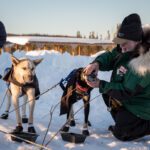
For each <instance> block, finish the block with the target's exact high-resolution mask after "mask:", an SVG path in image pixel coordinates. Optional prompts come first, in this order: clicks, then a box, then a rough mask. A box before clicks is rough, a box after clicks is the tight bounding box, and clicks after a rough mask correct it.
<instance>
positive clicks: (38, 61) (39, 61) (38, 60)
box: [33, 58, 43, 66]
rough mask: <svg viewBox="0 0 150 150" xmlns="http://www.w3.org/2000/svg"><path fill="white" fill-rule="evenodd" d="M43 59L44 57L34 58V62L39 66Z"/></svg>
mask: <svg viewBox="0 0 150 150" xmlns="http://www.w3.org/2000/svg"><path fill="white" fill-rule="evenodd" d="M42 60H43V58H41V59H36V60H33V63H34V64H35V66H37V65H38V64H39V63H41V62H42Z"/></svg>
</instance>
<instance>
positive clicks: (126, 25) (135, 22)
mask: <svg viewBox="0 0 150 150" xmlns="http://www.w3.org/2000/svg"><path fill="white" fill-rule="evenodd" d="M142 34H143V30H142V23H141V19H140V16H139V15H138V14H130V15H129V16H127V17H125V18H124V20H123V21H122V24H121V26H120V28H119V30H118V33H117V37H115V38H114V39H113V42H114V43H116V44H122V43H124V42H126V41H128V40H131V41H141V40H142Z"/></svg>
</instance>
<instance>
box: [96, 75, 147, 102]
mask: <svg viewBox="0 0 150 150" xmlns="http://www.w3.org/2000/svg"><path fill="white" fill-rule="evenodd" d="M124 78H125V79H124V81H123V82H113V81H112V82H107V81H104V80H101V81H100V85H99V91H100V93H103V94H107V95H109V96H111V97H113V98H115V99H118V100H119V101H124V100H125V101H127V100H130V99H131V98H132V97H134V96H137V95H138V94H141V93H142V92H143V91H144V89H145V88H146V87H147V86H148V85H149V84H150V79H149V78H148V77H144V78H141V77H138V76H136V75H134V74H133V73H129V74H127V75H125V77H124Z"/></svg>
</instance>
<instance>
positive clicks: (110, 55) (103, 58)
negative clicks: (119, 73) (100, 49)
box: [93, 47, 120, 71]
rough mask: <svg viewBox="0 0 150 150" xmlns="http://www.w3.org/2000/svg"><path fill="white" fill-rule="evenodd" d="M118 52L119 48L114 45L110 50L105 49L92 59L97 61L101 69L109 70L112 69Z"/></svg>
mask: <svg viewBox="0 0 150 150" xmlns="http://www.w3.org/2000/svg"><path fill="white" fill-rule="evenodd" d="M119 54H120V52H119V48H118V47H116V48H114V49H113V50H112V51H107V52H105V53H103V54H101V55H99V56H98V57H97V58H96V59H95V60H94V61H93V63H94V62H98V64H99V69H100V70H101V71H110V70H112V69H113V66H114V64H115V60H116V57H117V56H118V55H119Z"/></svg>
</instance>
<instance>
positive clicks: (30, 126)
mask: <svg viewBox="0 0 150 150" xmlns="http://www.w3.org/2000/svg"><path fill="white" fill-rule="evenodd" d="M27 97H28V101H29V120H28V132H32V133H36V131H35V129H34V126H33V120H34V118H33V113H34V107H35V90H34V89H33V88H30V89H28V90H27Z"/></svg>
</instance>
